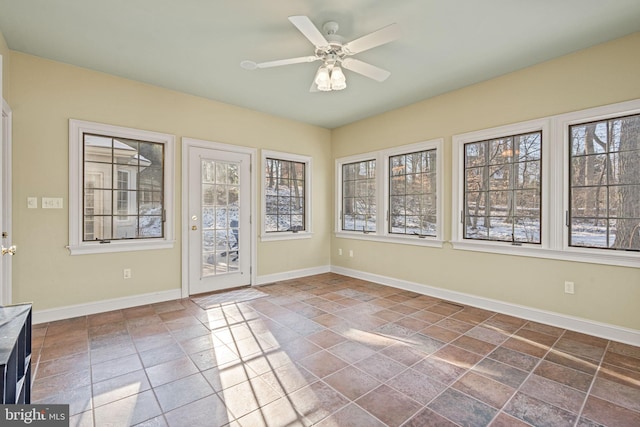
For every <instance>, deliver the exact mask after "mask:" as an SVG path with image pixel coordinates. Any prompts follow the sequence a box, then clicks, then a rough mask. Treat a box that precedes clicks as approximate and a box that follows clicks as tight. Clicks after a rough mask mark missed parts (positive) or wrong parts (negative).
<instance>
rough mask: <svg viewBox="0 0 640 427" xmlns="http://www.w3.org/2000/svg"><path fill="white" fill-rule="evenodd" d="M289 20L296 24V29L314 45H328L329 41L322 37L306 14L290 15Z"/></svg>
mask: <svg viewBox="0 0 640 427" xmlns="http://www.w3.org/2000/svg"><path fill="white" fill-rule="evenodd" d="M289 21H291V23H292V24H293V25H295V26H296V28H297V29H298V30H300V32H301V33H302V34H303V35H304V36H305V37H306V38H307V39H309V41H310V42H311V43H313V45H314V46H315V47H325V46H329V42H328V41H327V39H325V38H324V36H323V35H322V33H321V32H320V30H318V28H317V27H316V26H315V25H313V22H311V19H309V18H308V17H306V16H290V17H289Z"/></svg>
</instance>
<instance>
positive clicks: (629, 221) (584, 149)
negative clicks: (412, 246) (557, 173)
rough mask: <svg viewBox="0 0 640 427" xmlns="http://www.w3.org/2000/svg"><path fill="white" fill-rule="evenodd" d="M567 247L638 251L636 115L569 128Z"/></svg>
mask: <svg viewBox="0 0 640 427" xmlns="http://www.w3.org/2000/svg"><path fill="white" fill-rule="evenodd" d="M568 132H569V141H570V142H569V143H570V147H569V153H570V160H569V183H570V184H569V194H570V196H569V220H568V227H569V245H570V246H575V247H585V248H603V249H615V250H627V251H639V250H640V115H638V114H636V115H632V116H626V117H615V118H611V119H607V120H598V121H593V122H589V123H582V124H575V125H571V126H569V130H568Z"/></svg>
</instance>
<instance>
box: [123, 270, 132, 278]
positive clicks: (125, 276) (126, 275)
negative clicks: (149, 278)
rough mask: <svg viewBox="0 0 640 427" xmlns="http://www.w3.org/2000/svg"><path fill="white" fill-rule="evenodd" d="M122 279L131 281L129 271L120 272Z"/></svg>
mask: <svg viewBox="0 0 640 427" xmlns="http://www.w3.org/2000/svg"><path fill="white" fill-rule="evenodd" d="M122 277H123V278H125V279H131V269H130V268H125V269H124V270H122Z"/></svg>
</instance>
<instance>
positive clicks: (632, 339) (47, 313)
mask: <svg viewBox="0 0 640 427" xmlns="http://www.w3.org/2000/svg"><path fill="white" fill-rule="evenodd" d="M329 272H333V273H337V274H342V275H344V276H349V277H354V278H357V279H362V280H368V281H370V282H373V283H379V284H381V285H386V286H391V287H394V288H398V289H403V290H407V291H413V292H416V293H419V294H423V295H428V296H432V297H435V298H440V299H444V300H448V301H453V302H457V303H460V304H465V305H470V306H473V307H478V308H483V309H485V310H491V311H495V312H498V313H503V314H507V315H510V316H516V317H520V318H523V319H527V320H531V321H534V322H539V323H544V324H547V325H551V326H557V327H559V328H563V329H569V330H572V331H576V332H582V333H585V334H589V335H593V336H596V337H600V338H605V339H608V340H612V341H618V342H622V343H626V344H630V345H634V346H640V331H638V330H636V329H629V328H624V327H621V326H616V325H611V324H608V323H601V322H596V321H593V320H589V319H583V318H579V317H574V316H569V315H566V314H561V313H555V312H551V311H545V310H540V309H537V308H532V307H526V306H522V305H518V304H511V303H507V302H504V301H498V300H494V299H490V298H483V297H479V296H475V295H471V294H465V293H462V292H456V291H450V290H447V289H443V288H437V287H433V286H429V285H423V284H420V283H415V282H409V281H406V280H401V279H395V278H392V277H387V276H381V275H378V274H372V273H367V272H363V271H359V270H353V269H349V268H344V267H338V266H328V265H327V266H321V267H313V268H307V269H301V270H292V271H287V272H283V273H275V274H268V275H263V276H258V277H257V283H256V285H258V286H259V285H266V284H269V283H273V282H278V281H283V280H291V279H298V278H301V277H306V276H313V275H316V274H323V273H329ZM180 298H182V296H181V289H171V290H168V291H162V292H153V293H149V294H143V295H134V296H130V297H123V298H114V299H109V300H104V301H96V302H91V303H87V304H78V305H70V306H65V307H58V308H52V309H46V310H35V311H34V312H33V323H34V324H38V323H46V322H53V321H56V320H62V319H69V318H72V317H78V316H87V315H90V314H96V313H103V312H105V311H112V310H121V309H124V308H130V307H136V306H140V305H147V304H154V303H158V302H164V301H170V300H174V299H180Z"/></svg>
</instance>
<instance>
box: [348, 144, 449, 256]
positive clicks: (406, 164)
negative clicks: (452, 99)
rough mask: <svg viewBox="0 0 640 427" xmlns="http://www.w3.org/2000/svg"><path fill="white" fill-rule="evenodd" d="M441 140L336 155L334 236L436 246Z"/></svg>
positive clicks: (439, 240)
mask: <svg viewBox="0 0 640 427" xmlns="http://www.w3.org/2000/svg"><path fill="white" fill-rule="evenodd" d="M441 163H442V140H441V139H438V140H432V141H426V142H420V143H417V144H411V145H403V146H400V147H394V148H391V149H387V150H381V151H376V152H372V153H365V154H361V155H356V156H350V157H345V158H341V159H337V161H336V174H337V177H336V182H337V189H336V194H337V195H338V197H337V200H336V206H337V207H338V209H337V217H336V236H337V237H342V238H351V239H364V240H377V241H385V242H395V243H404V244H411V245H420V246H435V247H441V246H442V237H441V236H442V221H441V217H442V185H443V184H442V177H441V171H442V165H441Z"/></svg>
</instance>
